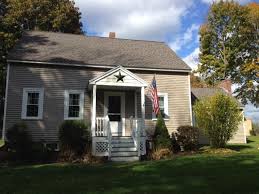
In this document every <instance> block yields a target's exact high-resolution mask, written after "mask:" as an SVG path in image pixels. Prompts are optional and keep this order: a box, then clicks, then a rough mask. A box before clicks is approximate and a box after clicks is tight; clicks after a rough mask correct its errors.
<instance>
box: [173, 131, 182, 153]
mask: <svg viewBox="0 0 259 194" xmlns="http://www.w3.org/2000/svg"><path fill="white" fill-rule="evenodd" d="M172 151H173V153H177V152H179V151H181V147H180V145H179V143H178V141H177V140H176V134H175V133H174V132H173V133H172Z"/></svg>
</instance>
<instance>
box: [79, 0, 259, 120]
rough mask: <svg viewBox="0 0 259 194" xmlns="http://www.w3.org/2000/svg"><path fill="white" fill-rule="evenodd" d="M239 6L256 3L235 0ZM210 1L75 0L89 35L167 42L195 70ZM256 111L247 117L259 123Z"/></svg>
mask: <svg viewBox="0 0 259 194" xmlns="http://www.w3.org/2000/svg"><path fill="white" fill-rule="evenodd" d="M236 1H237V2H239V3H241V4H246V3H249V2H252V1H253V2H258V3H259V0H236ZM212 2H213V0H75V3H76V6H78V7H79V9H80V11H81V13H82V22H83V27H84V31H86V33H87V34H88V35H96V36H108V33H109V32H111V31H114V32H116V37H118V38H130V39H144V40H157V41H164V42H166V43H167V44H168V45H169V46H170V47H171V48H172V49H173V50H174V51H175V52H176V53H177V54H178V55H179V56H180V57H181V58H182V59H183V60H184V61H185V62H186V63H187V64H188V65H189V66H191V67H192V68H194V69H195V67H196V65H197V61H198V54H199V36H198V31H199V26H200V25H201V24H202V23H203V22H204V21H205V19H206V15H207V12H208V9H209V6H210V4H211V3H212ZM258 111H259V109H255V108H254V107H253V106H251V105H250V106H247V107H246V114H247V115H248V116H249V117H252V118H253V119H254V120H255V119H256V120H258V121H259V112H258Z"/></svg>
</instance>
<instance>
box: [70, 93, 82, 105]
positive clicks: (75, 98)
mask: <svg viewBox="0 0 259 194" xmlns="http://www.w3.org/2000/svg"><path fill="white" fill-rule="evenodd" d="M79 99H80V94H69V105H79Z"/></svg>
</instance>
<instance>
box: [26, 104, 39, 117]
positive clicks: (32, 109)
mask: <svg viewBox="0 0 259 194" xmlns="http://www.w3.org/2000/svg"><path fill="white" fill-rule="evenodd" d="M38 109H39V106H38V105H27V112H26V116H27V117H37V116H38V111H39V110H38Z"/></svg>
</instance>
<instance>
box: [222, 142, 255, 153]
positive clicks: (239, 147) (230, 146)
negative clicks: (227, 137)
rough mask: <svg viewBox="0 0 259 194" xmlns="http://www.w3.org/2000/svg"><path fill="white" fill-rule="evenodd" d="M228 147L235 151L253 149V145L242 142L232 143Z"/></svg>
mask: <svg viewBox="0 0 259 194" xmlns="http://www.w3.org/2000/svg"><path fill="white" fill-rule="evenodd" d="M226 148H229V149H231V150H235V151H238V152H240V151H243V150H247V149H251V148H253V147H252V146H250V145H245V144H244V145H241V144H236V145H235V144H231V145H227V146H226Z"/></svg>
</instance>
